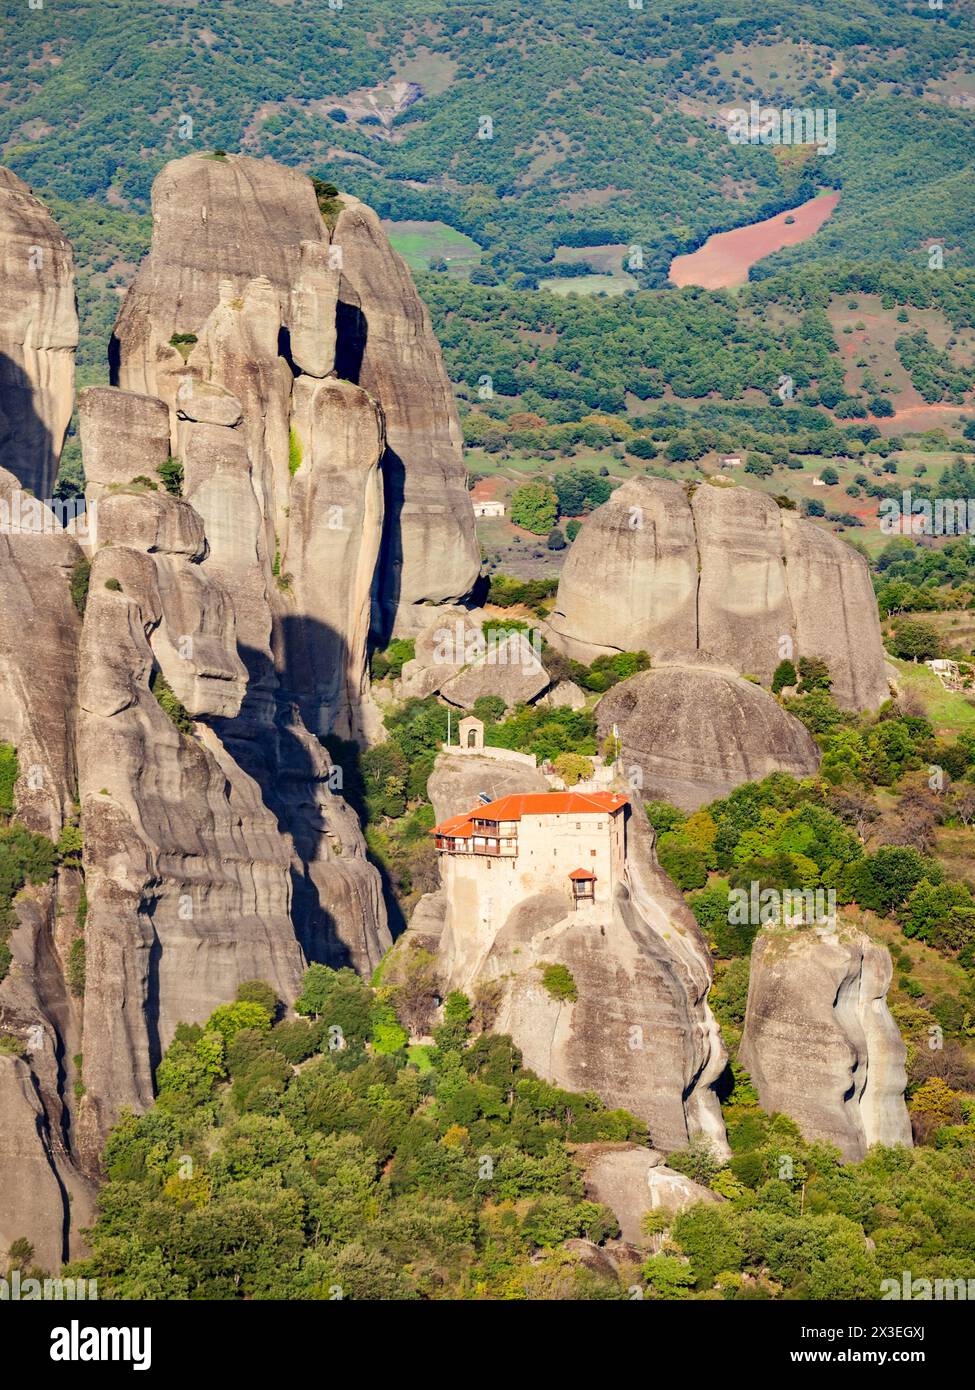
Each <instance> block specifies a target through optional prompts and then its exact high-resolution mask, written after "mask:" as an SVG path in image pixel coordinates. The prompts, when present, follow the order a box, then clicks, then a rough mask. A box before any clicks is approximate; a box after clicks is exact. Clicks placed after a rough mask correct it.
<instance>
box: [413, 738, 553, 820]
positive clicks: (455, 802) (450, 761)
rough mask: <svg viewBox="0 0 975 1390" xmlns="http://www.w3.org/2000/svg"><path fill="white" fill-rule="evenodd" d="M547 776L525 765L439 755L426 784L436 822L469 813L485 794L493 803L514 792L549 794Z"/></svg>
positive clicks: (463, 755) (498, 760)
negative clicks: (464, 812)
mask: <svg viewBox="0 0 975 1390" xmlns="http://www.w3.org/2000/svg"><path fill="white" fill-rule="evenodd" d="M548 788H549V784H548V780H547V778H546V777H545V774H544V773H542V772H539V771H537V770H536V769H535V768H533V767H529V766H528V765H527V764H526V763H520V762H514V761H512V762H506V761H503V760H501V759H494V758H484V757H480V756H478V755H477V754H476V753H474V754H472V753H465V754H457V753H455V754H451V753H439V754H438V755H437V761H436V763H435V764H434V768H433V772H432V773H431V774H430V778H429V780H428V782H427V795H428V796H429V798H430V800H431V801H432V802H433V813H434V815H435V816H436V818H437V821H438V822H439V821H443V820H446V819H447V818H448V817H449V816H459V815H460V814H461V813H462V812H463V811H469V810H470V808H471V807H472V806H474V805H475V804H476V802H477V799H478V797H479V796H480V795H481V793H482V792H483V793H484V794H485V795H486V796H488V797H489V798H490V799H491V800H492V801H497V800H499V799H500V798H501V797H502V796H510V795H512V794H513V793H515V792H546V791H548Z"/></svg>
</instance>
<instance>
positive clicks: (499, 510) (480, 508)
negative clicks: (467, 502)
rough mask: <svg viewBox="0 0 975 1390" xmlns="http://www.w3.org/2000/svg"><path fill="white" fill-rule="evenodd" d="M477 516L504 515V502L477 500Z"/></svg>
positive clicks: (475, 504) (475, 507)
mask: <svg viewBox="0 0 975 1390" xmlns="http://www.w3.org/2000/svg"><path fill="white" fill-rule="evenodd" d="M474 515H475V516H504V503H503V502H493V501H492V502H475V503H474Z"/></svg>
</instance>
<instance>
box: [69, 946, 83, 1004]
mask: <svg viewBox="0 0 975 1390" xmlns="http://www.w3.org/2000/svg"><path fill="white" fill-rule="evenodd" d="M66 978H67V982H68V989H70V991H71V993H72V994H73V995H75V996H76V998H79V999H80V998H81V996H82V995H83V994H84V992H85V938H84V937H83V936H78V937H75V939H74V941H72V943H71V947H70V949H69V951H68V968H67V971H66Z"/></svg>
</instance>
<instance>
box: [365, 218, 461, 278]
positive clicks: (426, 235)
mask: <svg viewBox="0 0 975 1390" xmlns="http://www.w3.org/2000/svg"><path fill="white" fill-rule="evenodd" d="M383 225H384V226H385V228H386V231H387V233H388V235H389V239H390V241H391V242H392V244H393V246H394V247H395V249H396V250H397V251H398V252H399V253H400V255H401V256H402V257H403V259H404V261H406V264H407V265H408V266H409V267H410V269H411V270H427V269H429V267H430V266H431V265H432V264H433V263H434V262H435V261H440V260H445V261H447V262H448V266H449V268H450V269H451V270H453V271H455V272H456V271H460V270H463V271H466V270H470V268H471V267H472V266H475V265H477V264H478V263H479V261H480V259H481V248H480V247H479V246H478V244H477V242H476V241H472V240H471V238H470V237H469V236H465V235H464V233H463V232H458V231H457V230H456V228H454V227H448V226H447V224H446V222H385V223H383Z"/></svg>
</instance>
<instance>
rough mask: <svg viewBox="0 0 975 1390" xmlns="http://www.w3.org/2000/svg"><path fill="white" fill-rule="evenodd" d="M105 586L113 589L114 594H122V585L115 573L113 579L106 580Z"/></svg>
mask: <svg viewBox="0 0 975 1390" xmlns="http://www.w3.org/2000/svg"><path fill="white" fill-rule="evenodd" d="M105 588H106V589H111V591H112V593H113V594H120V593H121V592H122V586H121V584H120V583H119V581H118V580H117V579H116V578H115V576H114V575H113V576H112V578H111V579H106V580H105Z"/></svg>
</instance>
